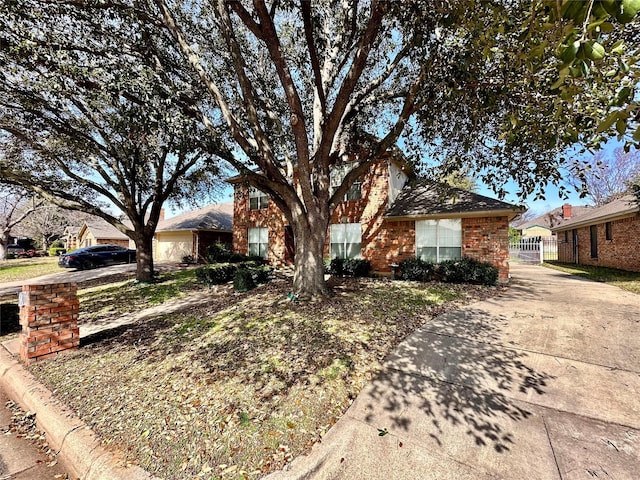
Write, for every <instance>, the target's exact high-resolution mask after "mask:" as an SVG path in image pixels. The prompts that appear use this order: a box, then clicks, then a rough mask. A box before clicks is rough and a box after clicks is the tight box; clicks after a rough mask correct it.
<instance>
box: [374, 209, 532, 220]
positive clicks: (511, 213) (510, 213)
mask: <svg viewBox="0 0 640 480" xmlns="http://www.w3.org/2000/svg"><path fill="white" fill-rule="evenodd" d="M521 212H522V210H521V209H517V210H514V209H502V210H479V211H475V212H441V213H427V214H424V213H421V214H414V215H386V214H385V216H384V218H386V219H389V220H394V221H397V220H419V219H422V218H424V219H432V218H480V217H502V216H507V217H510V218H509V220H511V219H513V218H515V216H516V215H517V214H518V213H521Z"/></svg>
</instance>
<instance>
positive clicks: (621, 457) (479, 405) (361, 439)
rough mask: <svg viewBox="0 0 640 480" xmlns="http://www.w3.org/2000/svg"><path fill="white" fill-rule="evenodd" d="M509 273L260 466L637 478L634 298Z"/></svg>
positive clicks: (294, 470)
mask: <svg viewBox="0 0 640 480" xmlns="http://www.w3.org/2000/svg"><path fill="white" fill-rule="evenodd" d="M512 275H513V282H512V284H511V286H510V287H509V289H508V290H507V291H506V293H504V294H502V295H500V296H499V297H497V298H494V299H490V300H487V301H484V302H479V303H476V304H473V305H470V306H468V307H466V308H464V309H461V310H459V311H456V312H451V313H449V314H446V315H443V316H441V317H439V318H436V319H434V320H433V321H431V322H429V323H428V324H426V325H425V326H423V327H422V328H421V329H420V330H418V331H417V332H415V334H414V335H412V336H411V337H410V338H408V339H407V340H406V341H405V342H403V343H402V344H401V345H400V347H399V348H398V349H397V350H396V351H395V352H394V353H393V354H392V355H391V356H390V357H389V358H388V359H387V362H386V364H385V369H384V371H383V372H382V373H381V374H380V375H379V376H378V377H377V378H376V379H375V380H374V381H373V382H372V383H371V384H370V385H369V386H367V387H366V388H365V389H364V390H363V391H362V392H361V393H360V395H359V396H358V398H357V399H356V400H355V402H354V403H353V405H352V406H351V408H350V409H349V410H348V412H347V413H346V415H345V416H344V417H343V418H341V419H340V420H339V421H338V423H337V424H336V425H335V426H334V427H333V428H332V429H331V430H330V431H329V432H328V434H327V435H326V436H325V437H324V438H323V440H322V443H320V444H319V445H316V447H314V449H313V451H312V452H311V454H310V455H309V456H307V457H301V458H298V459H296V460H295V461H294V462H293V463H292V465H291V467H290V468H289V470H288V471H286V472H276V473H274V474H272V475H270V476H269V477H267V478H269V479H270V480H276V479H311V478H313V479H345V480H346V479H354V478H358V479H381V480H382V479H384V480H388V479H395V480H403V479H407V480H408V479H439V480H447V479H450V480H454V479H455V480H460V479H469V480H471V479H474V480H477V479H494V478H501V479H513V480H516V479H517V480H521V479H549V480H556V479H562V480H567V479H594V478H615V479H618V480H619V479H628V480H632V479H637V478H640V296H638V295H635V294H632V293H627V292H624V291H622V290H620V289H618V288H616V287H612V286H608V285H605V284H601V283H596V282H589V281H586V280H582V279H579V278H576V277H571V276H568V275H565V274H563V273H560V272H556V271H553V270H550V269H546V268H544V267H539V266H525V265H514V266H513V268H512ZM384 432H388V433H387V434H384V435H382V436H380V433H384Z"/></svg>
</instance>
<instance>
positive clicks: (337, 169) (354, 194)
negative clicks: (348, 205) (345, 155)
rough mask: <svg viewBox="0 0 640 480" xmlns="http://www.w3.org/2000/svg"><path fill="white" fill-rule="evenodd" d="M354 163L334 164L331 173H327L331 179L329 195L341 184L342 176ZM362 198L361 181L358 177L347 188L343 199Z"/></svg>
mask: <svg viewBox="0 0 640 480" xmlns="http://www.w3.org/2000/svg"><path fill="white" fill-rule="evenodd" d="M355 166H356V165H355V163H346V164H343V165H336V166H334V167H333V168H332V169H331V173H330V175H329V177H330V181H331V195H333V192H335V191H336V190H337V189H338V187H339V186H340V185H342V181H343V180H344V177H345V176H346V175H347V174H348V173H349V172H350V171H351V170H352V169H353V168H354V167H355ZM360 198H362V181H361V180H360V178H357V179H356V180H355V181H354V182H353V183H352V184H351V187H349V190H348V191H347V193H346V194H345V196H344V201H347V200H358V199H360Z"/></svg>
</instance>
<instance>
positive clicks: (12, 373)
mask: <svg viewBox="0 0 640 480" xmlns="http://www.w3.org/2000/svg"><path fill="white" fill-rule="evenodd" d="M0 386H1V387H2V388H3V389H4V390H5V393H6V394H7V396H8V397H9V398H10V399H12V400H13V401H14V402H16V403H17V404H19V405H20V406H21V407H22V408H23V409H25V410H28V411H31V412H35V413H36V423H37V425H38V428H39V429H40V430H42V431H43V432H45V433H46V436H47V442H48V443H49V445H50V446H51V448H52V449H53V450H55V451H57V452H58V455H59V456H60V458H61V459H62V461H63V462H64V463H65V465H66V466H67V467H68V468H69V470H70V472H69V473H70V474H71V475H73V476H74V477H78V478H80V479H81V480H161V479H160V478H159V477H155V476H153V475H151V474H150V473H149V472H147V471H145V470H143V469H142V468H140V467H137V466H131V467H125V466H123V465H122V463H123V462H122V461H119V460H118V458H117V456H116V455H115V454H114V453H113V452H110V451H109V450H107V449H106V448H104V447H103V446H102V445H101V444H100V441H99V440H98V437H97V435H96V434H95V433H94V432H93V431H92V430H91V429H90V428H89V427H88V426H87V425H86V424H85V423H84V422H82V421H81V420H80V419H79V418H78V417H77V416H76V415H75V414H74V413H73V412H72V411H71V410H70V409H69V408H68V407H66V406H65V405H64V404H62V403H61V402H60V401H59V400H57V399H55V398H54V396H53V394H52V393H51V392H50V391H49V390H48V389H47V388H46V387H45V386H43V385H42V384H41V383H39V382H38V381H37V380H36V378H35V377H34V376H33V375H32V374H31V373H30V372H29V371H27V370H26V369H25V368H24V367H23V366H22V364H20V362H18V361H17V360H16V359H15V358H14V356H13V355H11V353H10V352H9V350H8V349H7V347H6V346H5V345H4V344H2V346H1V347H0Z"/></svg>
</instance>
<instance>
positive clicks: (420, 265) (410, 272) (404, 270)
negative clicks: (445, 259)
mask: <svg viewBox="0 0 640 480" xmlns="http://www.w3.org/2000/svg"><path fill="white" fill-rule="evenodd" d="M398 270H399V271H400V272H399V278H401V279H402V280H413V281H417V282H430V281H431V280H433V278H434V276H435V272H436V266H435V264H433V263H431V262H427V261H425V260H422V259H420V258H415V257H412V258H407V259H405V260H402V261H401V262H400V264H399V266H398Z"/></svg>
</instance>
